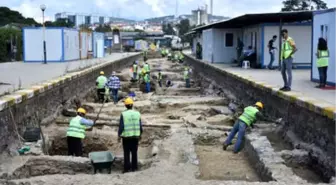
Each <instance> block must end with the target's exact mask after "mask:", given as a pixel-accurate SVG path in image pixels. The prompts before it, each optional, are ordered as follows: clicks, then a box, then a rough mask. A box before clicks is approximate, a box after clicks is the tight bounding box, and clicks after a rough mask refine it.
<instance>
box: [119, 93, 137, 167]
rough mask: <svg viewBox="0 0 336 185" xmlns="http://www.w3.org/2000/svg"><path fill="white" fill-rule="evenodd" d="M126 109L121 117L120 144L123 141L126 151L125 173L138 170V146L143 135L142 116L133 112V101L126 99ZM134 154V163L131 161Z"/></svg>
mask: <svg viewBox="0 0 336 185" xmlns="http://www.w3.org/2000/svg"><path fill="white" fill-rule="evenodd" d="M124 103H125V107H126V109H127V110H125V111H123V112H122V113H121V115H120V122H119V130H118V136H119V137H118V142H120V141H121V139H122V145H123V150H124V170H123V173H127V172H130V171H136V170H138V146H139V140H140V139H141V134H142V124H141V115H140V113H139V112H138V111H135V110H132V108H133V100H132V99H131V98H126V99H125V101H124ZM130 154H132V162H131V161H130Z"/></svg>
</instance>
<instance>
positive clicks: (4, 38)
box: [0, 28, 22, 62]
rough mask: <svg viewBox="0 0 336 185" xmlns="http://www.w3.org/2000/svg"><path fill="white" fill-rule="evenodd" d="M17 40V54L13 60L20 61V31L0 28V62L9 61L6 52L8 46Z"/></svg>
mask: <svg viewBox="0 0 336 185" xmlns="http://www.w3.org/2000/svg"><path fill="white" fill-rule="evenodd" d="M15 38H16V39H17V40H16V41H17V43H16V46H17V52H16V56H15V59H16V60H17V61H21V60H22V31H21V30H16V29H8V28H0V62H7V61H10V59H11V57H10V52H11V51H8V49H9V48H8V45H9V44H10V42H11V39H12V42H15Z"/></svg>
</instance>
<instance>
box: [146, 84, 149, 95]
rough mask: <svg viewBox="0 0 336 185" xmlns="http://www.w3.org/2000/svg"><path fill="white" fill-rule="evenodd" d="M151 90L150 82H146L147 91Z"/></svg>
mask: <svg viewBox="0 0 336 185" xmlns="http://www.w3.org/2000/svg"><path fill="white" fill-rule="evenodd" d="M149 92H150V82H146V93H149Z"/></svg>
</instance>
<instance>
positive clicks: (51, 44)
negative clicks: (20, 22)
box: [23, 28, 62, 62]
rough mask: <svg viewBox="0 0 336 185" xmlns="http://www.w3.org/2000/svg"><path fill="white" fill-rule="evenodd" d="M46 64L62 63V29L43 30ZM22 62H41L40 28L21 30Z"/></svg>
mask: <svg viewBox="0 0 336 185" xmlns="http://www.w3.org/2000/svg"><path fill="white" fill-rule="evenodd" d="M45 38H46V50H47V62H60V61H62V29H57V28H55V29H53V28H47V29H46V30H45ZM23 53H24V59H23V60H24V62H42V61H44V55H43V32H42V28H24V29H23Z"/></svg>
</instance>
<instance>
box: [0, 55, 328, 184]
mask: <svg viewBox="0 0 336 185" xmlns="http://www.w3.org/2000/svg"><path fill="white" fill-rule="evenodd" d="M149 64H150V65H151V77H152V81H151V87H152V88H151V91H152V92H151V93H148V94H146V93H144V89H143V85H141V84H138V83H137V82H131V81H129V79H130V76H131V74H130V72H129V69H125V70H122V71H118V72H117V75H118V76H119V77H120V79H121V84H122V88H121V91H120V92H119V95H120V97H119V100H120V101H119V102H118V104H116V105H115V104H113V103H111V102H108V103H105V104H104V105H102V104H101V103H97V102H96V99H97V98H96V93H95V92H94V91H92V92H89V93H88V94H87V96H86V97H85V98H83V99H82V100H81V101H75V102H74V103H73V104H72V105H71V106H70V107H68V109H67V110H64V111H63V112H62V116H60V117H58V118H57V119H56V121H55V122H54V123H53V124H50V125H48V126H47V127H45V128H43V131H44V134H45V137H46V140H47V141H46V142H47V146H48V149H47V151H48V155H37V156H29V155H28V156H22V157H20V159H19V160H18V159H16V158H14V159H12V161H9V162H8V163H6V164H12V166H11V165H7V168H3V166H6V165H5V164H3V165H1V167H2V172H1V173H0V180H1V179H7V180H8V181H10V182H11V183H12V184H20V183H22V182H32V184H34V182H40V181H43V182H45V183H46V184H52V183H55V181H56V180H53V178H54V177H51V176H50V178H47V179H46V178H39V177H40V176H47V175H55V174H66V175H71V176H72V177H71V178H72V179H74V181H75V182H80V181H81V179H82V175H84V174H87V175H88V174H93V167H92V165H91V163H90V159H89V158H88V157H87V156H88V154H89V153H90V152H93V151H110V152H112V153H113V154H114V155H115V156H116V160H115V161H114V163H113V166H112V172H113V173H112V174H111V175H110V176H113V175H114V174H118V179H124V180H126V181H127V183H131V182H133V183H137V182H138V179H139V178H140V177H139V176H137V173H134V176H124V175H120V172H121V171H122V168H123V150H122V145H121V143H118V141H117V138H118V137H117V132H118V124H119V118H120V114H121V112H122V111H124V110H125V107H124V105H123V103H122V100H123V99H124V98H125V97H126V96H127V95H128V94H129V93H130V92H133V93H134V94H135V97H134V99H135V104H134V109H136V110H138V111H139V112H140V113H141V121H142V123H143V130H144V132H143V135H142V137H141V141H140V143H139V150H138V156H139V166H140V170H141V171H142V172H141V178H148V179H152V178H155V177H153V176H154V174H153V173H158V172H160V173H163V174H165V177H161V178H164V179H162V180H164V181H166V182H169V181H170V180H171V179H175V178H182V179H183V178H185V179H188V184H190V183H191V184H197V183H199V182H203V181H208V180H212V181H209V182H219V183H220V182H223V181H230V182H231V181H241V182H243V181H245V182H270V181H278V182H282V181H283V182H286V183H287V184H288V183H290V184H291V183H294V182H297V183H301V184H306V183H322V182H329V180H330V178H331V176H330V173H329V171H328V173H323V166H322V165H321V164H320V163H319V162H318V161H317V160H316V159H315V158H314V157H312V156H311V155H310V153H309V152H307V151H306V150H302V149H296V147H294V145H293V143H290V142H288V141H287V140H286V139H284V138H283V137H282V136H283V134H282V132H281V128H278V127H277V126H274V124H272V123H270V124H268V125H267V124H266V125H264V126H263V127H261V128H257V129H254V130H253V131H250V130H248V131H247V135H246V138H245V140H244V146H243V149H242V151H241V152H240V153H239V154H234V153H233V152H232V148H233V146H229V147H228V150H226V151H223V150H222V143H223V142H224V140H225V139H226V137H227V135H228V134H229V131H230V130H231V129H232V126H233V124H234V122H235V120H236V119H237V115H239V114H237V113H235V114H234V113H233V112H231V110H230V109H229V108H228V105H229V103H230V100H229V99H228V98H226V97H225V96H218V93H216V92H213V94H209V91H207V92H205V91H204V89H201V88H199V83H200V82H198V81H192V83H191V88H185V87H184V85H185V84H184V81H183V75H182V73H183V69H184V66H183V65H181V64H176V63H171V62H170V61H166V60H162V59H153V60H149ZM158 69H161V71H162V73H163V81H165V80H167V79H169V80H172V82H173V83H172V86H171V87H169V88H166V87H162V88H161V87H159V86H158V83H157V80H156V79H157V73H158ZM193 75H195V74H193ZM192 79H193V78H192ZM194 79H196V78H194ZM202 83H206V82H202ZM203 85H204V84H203ZM208 85H209V84H208ZM211 88H215V87H213V86H212V85H209V89H211ZM209 89H208V90H209ZM79 105H80V106H82V107H84V108H85V109H86V110H87V111H88V114H87V118H89V119H93V120H94V119H95V118H96V117H97V113H98V112H100V115H99V120H98V121H97V122H96V125H95V127H94V128H93V130H92V131H87V135H86V138H85V139H84V140H83V148H84V156H83V157H70V156H67V150H68V148H67V141H66V136H65V135H66V129H67V126H68V123H69V121H70V119H71V117H73V116H75V115H76V112H75V110H76V108H77V107H78V106H79ZM238 111H241V110H238ZM233 143H235V139H234V141H233ZM20 160H21V162H17V161H20ZM13 161H16V163H14V162H13ZM14 164H15V165H14ZM4 169H5V170H4ZM321 171H322V172H321ZM102 173H106V172H102ZM104 175H105V174H104ZM106 175H108V174H106ZM31 177H35V178H34V179H31ZM36 177H37V178H36ZM133 177H134V179H132V178H133ZM104 178H107V176H104ZM18 179H20V181H17V180H18ZM182 179H181V180H182ZM160 181H161V180H160ZM82 182H84V180H82ZM97 182H98V181H95V180H94V179H91V178H89V180H88V179H87V180H86V181H85V183H87V184H97ZM146 182H147V181H146ZM69 183H70V184H71V182H69ZM127 183H126V184H127ZM74 184H75V183H74ZM119 184H122V183H119ZM149 184H150V183H149ZM179 184H185V183H179Z"/></svg>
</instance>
